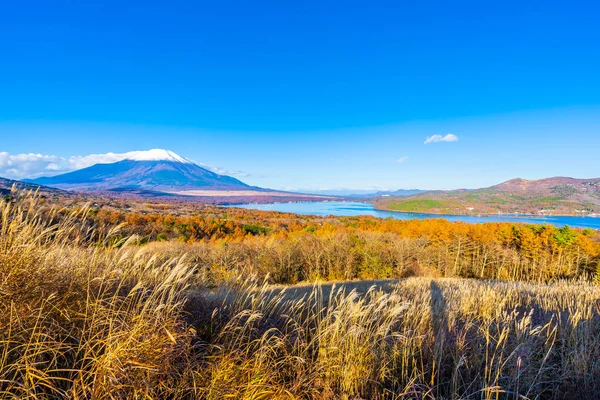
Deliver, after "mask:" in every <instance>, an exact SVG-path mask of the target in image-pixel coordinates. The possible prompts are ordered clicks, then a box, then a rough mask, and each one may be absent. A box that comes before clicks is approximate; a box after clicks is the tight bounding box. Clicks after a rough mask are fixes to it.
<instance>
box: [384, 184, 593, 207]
mask: <svg viewBox="0 0 600 400" xmlns="http://www.w3.org/2000/svg"><path fill="white" fill-rule="evenodd" d="M375 208H377V209H381V210H391V211H401V212H417V213H430V214H453V215H455V214H458V215H463V214H475V215H477V214H496V213H524V214H553V215H587V214H593V213H599V212H600V179H574V178H560V177H559V178H548V179H541V180H537V181H528V180H525V179H513V180H511V181H507V182H504V183H501V184H499V185H496V186H492V187H489V188H485V189H477V190H453V191H431V192H426V193H420V194H416V195H413V196H409V197H400V198H398V197H390V198H385V199H377V200H375Z"/></svg>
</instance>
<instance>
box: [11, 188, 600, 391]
mask: <svg viewBox="0 0 600 400" xmlns="http://www.w3.org/2000/svg"><path fill="white" fill-rule="evenodd" d="M15 197H16V199H15V201H6V202H3V203H1V204H0V398H8V399H63V398H70V399H226V398H231V399H459V398H460V399H462V398H465V399H508V398H510V399H570V398H575V397H579V398H582V399H583V398H585V399H588V398H589V399H593V398H600V287H599V286H597V285H595V284H594V283H593V282H592V281H590V280H584V279H578V280H568V281H567V280H565V281H560V280H557V281H554V282H552V283H525V282H514V281H502V280H470V279H457V278H432V277H427V276H421V277H412V278H407V279H400V280H385V281H363V282H350V283H336V284H333V283H322V284H315V285H311V284H303V285H296V286H289V287H286V286H282V285H278V286H274V285H272V284H269V283H268V280H264V281H263V280H257V279H253V278H252V277H244V276H237V277H232V278H231V279H228V280H227V281H222V282H221V283H219V284H218V285H215V283H214V281H211V282H207V281H205V279H204V275H203V274H202V273H199V270H198V266H197V264H196V263H195V262H194V261H193V259H192V257H190V256H189V255H187V254H185V253H184V252H183V253H182V252H181V251H180V245H177V246H176V249H177V251H173V252H171V253H170V252H169V251H167V250H168V249H167V247H168V246H169V245H168V244H164V245H163V246H148V245H140V244H139V242H138V241H136V240H135V238H130V239H127V238H123V239H121V240H120V241H118V242H115V241H114V240H112V239H111V238H112V237H114V235H115V234H116V232H117V228H118V227H115V231H114V232H113V231H111V232H104V233H99V232H97V231H95V228H94V227H86V225H84V224H82V222H81V221H82V217H83V216H85V214H86V213H87V212H88V210H87V209H86V208H82V209H79V210H78V211H77V212H69V213H66V212H65V211H64V210H62V209H60V208H52V209H46V210H45V211H44V212H43V213H42V212H41V211H40V210H42V208H43V207H42V206H41V204H40V199H39V198H38V197H36V196H35V195H26V194H24V193H21V194H18V195H15ZM170 254H174V255H170Z"/></svg>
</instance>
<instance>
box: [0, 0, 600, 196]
mask: <svg viewBox="0 0 600 400" xmlns="http://www.w3.org/2000/svg"><path fill="white" fill-rule="evenodd" d="M599 13H600V6H598V5H596V4H594V3H593V2H569V3H567V2H528V3H527V4H523V2H510V1H509V2H502V3H501V4H489V2H428V3H424V2H411V3H408V2H398V1H394V2H391V1H390V2H378V1H373V2H354V1H344V2H333V1H330V2H322V1H320V2H317V1H304V2H258V1H257V2H241V1H240V2H232V1H223V2H202V1H195V2H162V3H159V2H147V1H145V2H136V1H128V2H111V1H104V2H96V4H92V3H90V2H61V1H56V2H52V3H50V2H35V1H23V2H9V3H7V4H5V5H3V9H2V12H0V54H1V55H2V56H1V57H2V60H1V61H2V62H0V176H1V175H4V176H11V175H12V177H23V176H25V175H30V176H32V175H39V174H46V173H52V172H55V171H53V170H52V169H47V167H48V165H51V164H55V161H56V160H68V159H69V158H70V157H77V156H86V155H89V154H102V153H107V152H116V153H120V152H126V151H131V150H144V149H151V148H166V149H170V150H173V151H175V152H176V153H178V154H180V155H182V156H184V157H187V158H190V159H193V160H195V161H197V162H200V163H203V164H205V165H208V166H211V167H212V168H215V169H218V170H219V171H221V172H227V173H232V174H234V175H236V176H238V177H240V178H241V179H243V180H244V181H246V182H248V183H251V184H255V185H261V186H266V187H273V188H281V189H284V188H286V189H320V188H331V189H332V188H353V189H372V188H375V189H395V188H425V189H430V188H445V189H449V188H459V187H480V186H487V185H491V184H495V183H498V182H500V181H502V180H506V179H510V178H513V177H517V176H519V177H524V178H532V179H533V178H541V177H546V176H554V175H569V176H576V177H597V176H600V162H598V152H599V150H600V74H599V73H598V71H600V52H599V51H598V50H597V48H598V43H600V28H598V24H597V20H596V17H597V15H599ZM448 134H452V135H455V136H456V137H457V138H458V140H457V141H450V142H437V143H430V144H425V141H426V138H428V137H431V136H433V135H441V136H446V135H448ZM30 153H32V154H33V155H34V156H30V157H28V156H26V155H27V154H30ZM37 155H40V156H39V157H38V156H37ZM32 157H33V158H32ZM40 157H41V158H40ZM44 157H45V158H44ZM52 160H54V161H52ZM399 160H400V161H402V162H398V161H399ZM8 163H10V165H8ZM7 171H12V172H10V173H9V172H7Z"/></svg>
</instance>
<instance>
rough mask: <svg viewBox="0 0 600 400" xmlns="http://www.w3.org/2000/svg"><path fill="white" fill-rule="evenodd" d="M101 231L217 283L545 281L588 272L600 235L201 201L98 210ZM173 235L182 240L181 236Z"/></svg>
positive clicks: (599, 256)
mask: <svg viewBox="0 0 600 400" xmlns="http://www.w3.org/2000/svg"><path fill="white" fill-rule="evenodd" d="M92 218H93V223H94V224H95V225H97V226H98V227H99V228H101V229H103V230H108V229H111V228H112V227H114V226H115V225H117V224H124V225H123V227H122V229H121V234H122V235H124V236H125V237H128V236H130V235H133V234H135V235H139V240H138V243H140V244H144V243H146V242H150V241H155V242H161V241H164V242H168V243H167V244H163V245H153V246H154V247H155V248H156V249H158V250H160V251H161V252H165V253H168V254H169V255H171V256H173V255H175V254H173V252H175V253H183V252H186V253H189V254H191V256H192V258H193V261H194V262H195V263H196V264H197V265H198V268H199V272H201V273H202V274H205V275H206V276H207V278H209V279H210V280H212V281H214V282H215V283H218V282H219V281H221V280H223V279H228V278H232V277H235V276H238V275H239V274H244V275H248V274H252V275H257V276H260V277H264V276H269V277H270V280H271V281H272V282H273V283H283V284H287V283H296V282H300V281H306V280H315V279H323V280H347V279H383V278H400V277H406V276H413V275H433V276H440V277H449V276H452V277H469V278H482V279H509V280H525V281H551V280H556V279H569V278H580V277H592V276H594V275H596V274H597V272H598V268H599V267H598V265H599V262H600V237H599V235H598V232H596V231H594V230H592V229H574V228H570V227H563V228H556V227H554V226H552V225H526V224H513V223H484V224H467V223H461V222H449V221H446V220H443V219H429V220H410V221H400V220H394V219H385V220H383V219H377V218H373V217H326V218H320V217H314V216H299V215H295V214H285V213H276V212H259V211H254V210H244V209H225V208H219V207H208V208H204V210H203V212H202V213H198V214H197V215H187V216H173V215H169V214H159V213H153V214H143V213H139V212H136V213H131V212H129V213H127V212H107V211H103V210H102V211H99V212H98V213H95V214H94V215H93V216H92ZM177 243H179V244H177Z"/></svg>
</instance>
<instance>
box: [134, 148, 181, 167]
mask: <svg viewBox="0 0 600 400" xmlns="http://www.w3.org/2000/svg"><path fill="white" fill-rule="evenodd" d="M123 156H125V157H124V158H125V159H126V160H133V161H173V162H180V163H184V164H193V163H192V162H191V161H190V160H188V159H185V158H183V157H181V156H180V155H178V154H175V153H173V152H172V151H170V150H164V149H152V150H145V151H130V152H127V153H124V154H123Z"/></svg>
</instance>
